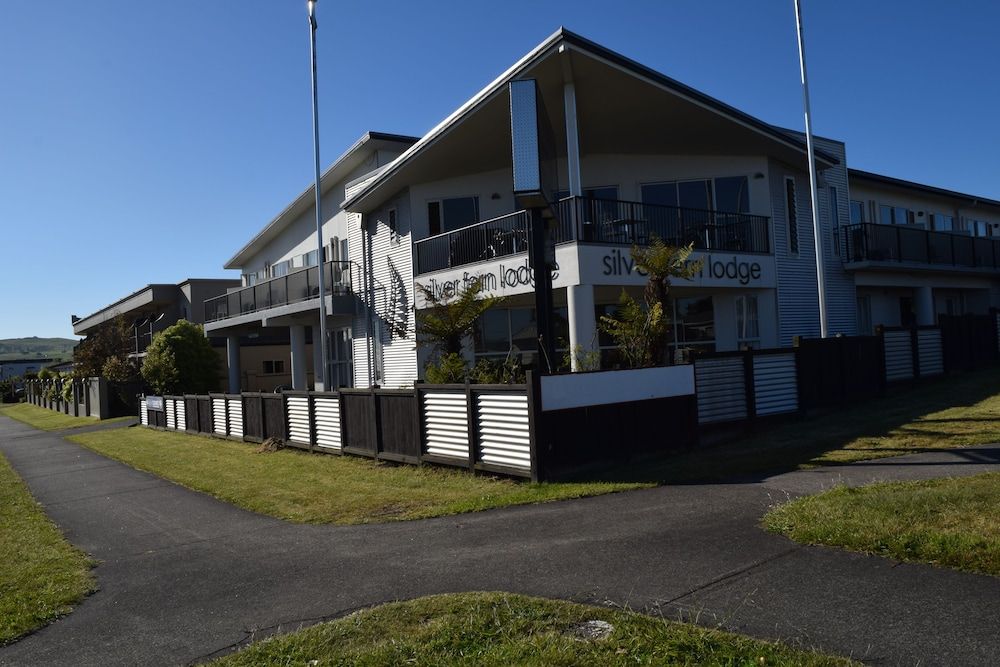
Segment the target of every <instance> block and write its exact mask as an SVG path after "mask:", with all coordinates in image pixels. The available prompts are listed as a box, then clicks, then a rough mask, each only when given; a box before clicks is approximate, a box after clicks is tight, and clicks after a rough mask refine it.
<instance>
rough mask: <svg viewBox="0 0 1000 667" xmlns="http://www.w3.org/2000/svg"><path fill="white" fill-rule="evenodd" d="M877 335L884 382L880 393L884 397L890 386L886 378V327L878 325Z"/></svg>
mask: <svg viewBox="0 0 1000 667" xmlns="http://www.w3.org/2000/svg"><path fill="white" fill-rule="evenodd" d="M875 335H876V336H878V359H879V367H880V368H881V373H880V374H879V377H880V378H881V380H882V382H881V392H880V393H881V394H882V395H883V396H884V395H885V392H886V389H887V388H888V386H889V379H888V378H887V377H886V376H885V327H884V326H882V325H881V324H878V325H876V326H875Z"/></svg>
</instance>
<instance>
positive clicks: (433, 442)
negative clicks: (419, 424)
mask: <svg viewBox="0 0 1000 667" xmlns="http://www.w3.org/2000/svg"><path fill="white" fill-rule="evenodd" d="M421 396H422V397H423V405H422V406H421V409H422V410H423V413H424V442H426V443H427V451H426V453H427V454H431V455H433V456H445V457H449V458H455V459H466V460H467V459H468V458H469V414H468V409H467V406H466V401H465V393H460V394H459V393H455V394H446V393H442V392H426V393H423V394H421Z"/></svg>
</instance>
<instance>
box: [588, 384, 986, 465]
mask: <svg viewBox="0 0 1000 667" xmlns="http://www.w3.org/2000/svg"><path fill="white" fill-rule="evenodd" d="M946 410H954V411H956V412H954V413H952V414H943V415H942V414H939V413H941V412H944V411H946ZM998 412H1000V368H997V367H991V368H989V369H986V370H980V371H975V372H971V373H965V374H961V375H954V376H949V377H943V378H937V379H932V380H926V381H924V382H921V383H919V384H915V385H909V386H903V387H892V388H890V389H889V390H888V392H887V393H886V395H885V396H883V397H881V398H877V399H874V400H869V401H866V402H864V403H860V404H856V405H852V406H847V407H844V408H842V409H839V410H833V411H830V412H827V413H825V414H822V415H817V416H809V417H803V416H797V417H790V418H789V419H787V420H784V421H781V422H771V423H770V424H769V425H764V424H758V425H757V426H756V428H752V427H751V426H744V427H742V428H739V429H738V430H735V431H733V432H731V433H730V434H729V437H728V438H726V439H724V440H723V441H721V442H716V443H715V444H706V443H705V441H704V440H703V444H701V445H700V446H698V447H696V448H693V449H690V450H686V451H682V452H676V453H671V454H664V455H663V456H657V457H653V458H646V459H643V460H641V461H635V462H632V463H629V464H626V465H618V466H612V467H605V468H604V469H593V470H589V471H581V472H578V473H576V474H574V475H573V476H572V478H571V479H572V480H573V481H616V482H655V483H671V484H682V483H704V482H751V481H759V480H760V479H762V478H764V477H766V476H769V475H772V474H779V473H782V472H789V471H792V470H798V469H801V468H806V467H813V466H819V465H844V464H847V463H851V462H854V461H862V460H869V459H875V458H884V457H889V456H899V455H901V454H914V453H919V452H927V451H940V450H942V449H954V448H957V447H967V446H973V445H983V444H989V443H995V442H1000V418H998V417H996V415H997V414H998ZM924 425H926V426H927V427H929V428H924ZM664 432H665V433H669V432H670V425H669V424H664ZM706 439H707V438H706ZM970 462H973V460H972V459H970ZM974 462H976V463H981V462H982V460H979V461H974ZM887 465H888V463H887Z"/></svg>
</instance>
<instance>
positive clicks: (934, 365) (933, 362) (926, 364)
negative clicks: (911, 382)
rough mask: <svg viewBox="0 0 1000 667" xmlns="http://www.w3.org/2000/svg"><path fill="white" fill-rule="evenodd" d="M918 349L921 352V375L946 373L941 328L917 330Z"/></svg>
mask: <svg viewBox="0 0 1000 667" xmlns="http://www.w3.org/2000/svg"><path fill="white" fill-rule="evenodd" d="M917 351H918V352H919V354H920V375H921V376H924V375H941V374H942V373H944V346H943V345H942V344H941V330H940V329H921V330H920V331H918V332H917Z"/></svg>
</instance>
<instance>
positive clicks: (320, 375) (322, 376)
mask: <svg viewBox="0 0 1000 667" xmlns="http://www.w3.org/2000/svg"><path fill="white" fill-rule="evenodd" d="M306 5H307V7H308V9H309V51H310V57H311V60H312V117H313V162H314V167H315V170H316V174H315V176H316V188H315V189H316V250H317V253H316V254H317V262H318V263H319V267H318V269H319V271H318V273H319V341H315V340H314V341H313V346H315V345H319V348H320V357H321V359H322V361H321V363H320V365H319V368H314V369H313V374H314V377H313V382H314V384H315V386H317V387H318V386H319V385H321V384H322V386H323V389H324V390H325V391H330V390H331V389H332V387H328V386H327V383H326V379H327V377H328V375H329V373H328V372H327V371H328V370H329V363H330V362H329V356H328V350H327V340H326V271H325V270H324V269H326V262H325V261H324V260H325V259H326V258H325V257H323V213H322V209H321V207H320V196H321V191H320V169H319V96H318V92H317V87H316V0H308V2H307V3H306Z"/></svg>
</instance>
